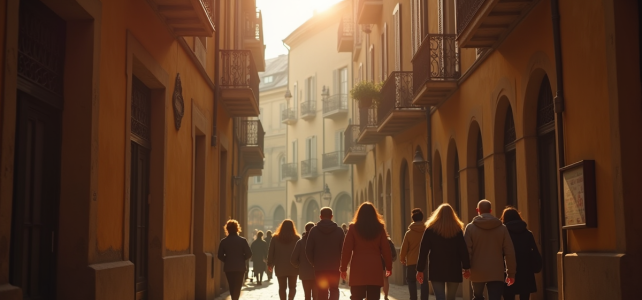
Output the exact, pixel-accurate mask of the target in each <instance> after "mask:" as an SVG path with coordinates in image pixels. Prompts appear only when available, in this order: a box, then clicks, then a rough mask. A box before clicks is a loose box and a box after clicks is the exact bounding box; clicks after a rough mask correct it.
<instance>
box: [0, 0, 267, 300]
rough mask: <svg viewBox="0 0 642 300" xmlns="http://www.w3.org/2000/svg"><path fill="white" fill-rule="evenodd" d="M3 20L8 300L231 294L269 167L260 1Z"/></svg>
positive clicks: (46, 9)
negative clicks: (262, 118)
mask: <svg viewBox="0 0 642 300" xmlns="http://www.w3.org/2000/svg"><path fill="white" fill-rule="evenodd" d="M0 7H1V8H2V9H0V18H1V19H2V21H1V22H0V24H2V25H0V26H2V27H1V29H0V34H1V35H2V38H1V39H0V40H2V46H1V47H2V49H3V51H2V52H1V53H2V54H0V55H1V56H2V60H1V61H2V68H3V70H4V71H3V72H2V76H0V82H1V83H2V84H1V85H0V93H2V97H0V99H1V100H0V107H1V113H2V117H1V118H0V120H1V121H0V130H1V133H0V136H1V142H0V143H1V147H0V168H1V169H2V170H3V172H2V176H1V177H0V299H213V298H214V297H215V295H217V294H220V293H221V292H222V291H224V290H225V289H226V285H227V282H226V280H225V276H224V274H223V271H222V264H221V263H220V262H219V261H218V260H217V259H216V250H217V247H218V244H219V241H220V239H221V238H223V237H224V233H223V230H222V226H223V223H224V222H225V221H226V220H227V219H228V218H235V219H239V220H240V221H241V223H242V226H243V227H245V225H246V223H247V222H246V219H247V218H246V215H247V205H246V204H245V203H244V202H242V200H245V199H246V198H247V191H246V190H244V188H246V186H244V182H246V181H247V178H248V177H249V176H251V175H252V174H253V173H260V169H261V168H262V162H263V150H262V146H263V144H262V142H263V134H262V129H261V124H260V122H259V121H256V120H250V119H249V118H251V117H256V116H258V115H259V99H258V97H259V96H258V84H259V78H258V72H259V71H263V70H264V67H265V62H264V59H263V52H264V45H263V37H262V21H261V15H260V12H259V11H257V10H256V5H255V4H254V1H252V0H245V1H236V2H233V3H232V2H228V1H218V0H202V1H186V0H170V1H156V0H151V1H144V0H134V1H129V0H127V1H126V0H113V1H97V0H82V1H76V0H61V1H48V0H45V1H39V0H21V1H17V0H3V1H1V2H0ZM241 20H243V22H241ZM243 179H245V180H243Z"/></svg>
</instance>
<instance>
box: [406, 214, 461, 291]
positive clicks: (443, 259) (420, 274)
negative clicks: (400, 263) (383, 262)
mask: <svg viewBox="0 0 642 300" xmlns="http://www.w3.org/2000/svg"><path fill="white" fill-rule="evenodd" d="M463 228H464V223H462V222H461V221H460V220H459V217H457V214H456V213H455V211H454V210H453V208H452V207H451V206H450V205H449V204H447V203H444V204H442V205H440V206H439V207H438V208H437V210H435V211H434V212H433V213H432V215H431V216H430V219H428V221H427V222H426V230H425V231H424V235H423V237H422V238H421V245H420V246H419V260H418V261H417V281H418V282H419V283H423V282H424V277H425V275H424V269H425V266H426V259H428V261H429V262H430V263H429V266H428V276H429V277H428V280H430V283H431V284H432V289H433V291H434V293H435V298H436V299H437V300H446V299H448V300H454V299H455V296H456V294H457V288H458V287H459V284H460V283H461V282H462V281H463V278H462V273H463V274H464V277H466V278H468V276H469V275H470V270H469V269H470V257H469V256H468V247H467V246H466V241H465V240H464V232H463ZM428 256H430V257H428ZM462 271H463V272H462Z"/></svg>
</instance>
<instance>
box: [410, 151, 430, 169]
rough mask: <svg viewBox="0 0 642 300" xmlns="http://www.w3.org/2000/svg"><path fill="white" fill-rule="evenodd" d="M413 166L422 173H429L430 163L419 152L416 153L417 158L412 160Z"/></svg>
mask: <svg viewBox="0 0 642 300" xmlns="http://www.w3.org/2000/svg"><path fill="white" fill-rule="evenodd" d="M412 164H413V165H414V166H415V167H416V168H417V169H419V171H421V173H425V172H427V171H428V169H427V167H428V162H427V161H425V160H424V156H423V155H421V152H420V151H419V150H417V151H415V157H414V158H413V159H412Z"/></svg>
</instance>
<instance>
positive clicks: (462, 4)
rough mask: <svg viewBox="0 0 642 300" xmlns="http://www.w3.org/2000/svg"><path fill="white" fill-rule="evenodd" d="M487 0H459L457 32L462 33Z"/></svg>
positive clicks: (457, 2)
mask: <svg viewBox="0 0 642 300" xmlns="http://www.w3.org/2000/svg"><path fill="white" fill-rule="evenodd" d="M485 1H487V0H457V1H455V3H456V4H457V12H456V14H457V17H456V18H457V34H458V35H459V34H461V33H462V32H463V31H464V29H465V28H466V27H467V26H468V24H470V21H472V19H473V17H474V16H475V14H476V13H477V11H479V9H480V8H481V7H482V5H483V4H484V2H485Z"/></svg>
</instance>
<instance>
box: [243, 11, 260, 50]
mask: <svg viewBox="0 0 642 300" xmlns="http://www.w3.org/2000/svg"><path fill="white" fill-rule="evenodd" d="M245 38H246V39H255V40H257V41H260V42H261V43H262V42H263V15H262V13H261V10H260V9H257V10H256V12H246V13H245Z"/></svg>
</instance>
